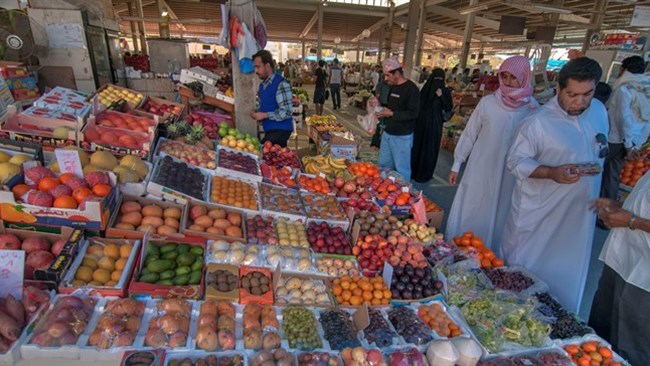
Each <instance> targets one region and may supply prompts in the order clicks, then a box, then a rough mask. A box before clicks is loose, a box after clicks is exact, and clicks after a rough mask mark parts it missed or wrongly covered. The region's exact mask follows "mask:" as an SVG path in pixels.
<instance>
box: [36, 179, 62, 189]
mask: <svg viewBox="0 0 650 366" xmlns="http://www.w3.org/2000/svg"><path fill="white" fill-rule="evenodd" d="M59 184H60V182H59V180H58V179H56V178H52V177H45V178H43V179H41V180H40V181H39V182H38V190H39V191H44V192H47V191H49V190H50V189H52V188H54V187H56V186H58V185H59Z"/></svg>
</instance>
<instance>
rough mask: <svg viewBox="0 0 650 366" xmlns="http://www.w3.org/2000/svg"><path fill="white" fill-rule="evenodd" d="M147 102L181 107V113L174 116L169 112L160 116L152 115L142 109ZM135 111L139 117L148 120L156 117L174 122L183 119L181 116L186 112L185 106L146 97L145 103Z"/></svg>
mask: <svg viewBox="0 0 650 366" xmlns="http://www.w3.org/2000/svg"><path fill="white" fill-rule="evenodd" d="M149 100H151V101H152V102H154V103H156V104H157V105H162V104H167V105H171V106H178V107H181V111H180V113H179V114H178V115H175V114H172V113H169V112H165V113H164V114H163V115H162V116H161V115H157V114H153V113H151V112H149V111H148V110H145V108H144V106H145V105H146V104H147V101H149ZM135 111H137V112H138V114H139V115H143V116H147V117H149V118H155V117H157V118H161V119H163V120H167V119H168V118H170V117H172V120H174V121H178V120H181V119H182V118H183V116H184V115H185V112H186V110H185V105H183V104H180V103H175V102H173V101H171V100H167V99H163V98H158V97H151V96H148V97H146V99H145V101H144V102H142V103H141V105H140V107H139V108H138V109H135Z"/></svg>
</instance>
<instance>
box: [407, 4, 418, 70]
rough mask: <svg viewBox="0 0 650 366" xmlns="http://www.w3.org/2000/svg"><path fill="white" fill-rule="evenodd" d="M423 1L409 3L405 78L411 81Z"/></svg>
mask: <svg viewBox="0 0 650 366" xmlns="http://www.w3.org/2000/svg"><path fill="white" fill-rule="evenodd" d="M421 2H422V0H411V1H410V2H409V17H408V23H407V24H408V25H407V27H408V28H407V29H406V40H405V41H404V77H405V78H407V79H409V78H410V77H411V71H412V70H413V54H414V52H415V46H416V45H415V42H416V37H417V33H418V23H419V20H420V14H419V13H420V3H421Z"/></svg>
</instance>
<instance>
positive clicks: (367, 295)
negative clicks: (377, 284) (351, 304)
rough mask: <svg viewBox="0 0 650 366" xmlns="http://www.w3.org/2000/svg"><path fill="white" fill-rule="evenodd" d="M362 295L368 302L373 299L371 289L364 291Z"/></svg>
mask: <svg viewBox="0 0 650 366" xmlns="http://www.w3.org/2000/svg"><path fill="white" fill-rule="evenodd" d="M362 297H363V300H364V301H366V302H367V301H370V300H372V299H373V296H372V292H370V291H364V292H363V295H362Z"/></svg>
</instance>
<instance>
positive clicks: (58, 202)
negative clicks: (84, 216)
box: [54, 195, 77, 208]
mask: <svg viewBox="0 0 650 366" xmlns="http://www.w3.org/2000/svg"><path fill="white" fill-rule="evenodd" d="M54 207H57V208H77V201H75V199H74V198H72V197H70V196H67V195H63V196H59V197H57V198H56V199H55V200H54Z"/></svg>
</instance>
